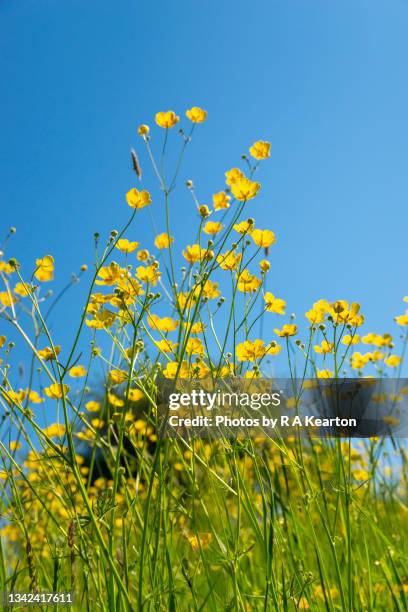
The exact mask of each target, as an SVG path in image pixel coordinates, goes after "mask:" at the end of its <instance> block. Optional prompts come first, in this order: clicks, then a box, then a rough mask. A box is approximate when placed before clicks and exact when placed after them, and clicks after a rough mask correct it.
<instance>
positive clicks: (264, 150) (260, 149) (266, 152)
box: [249, 140, 271, 159]
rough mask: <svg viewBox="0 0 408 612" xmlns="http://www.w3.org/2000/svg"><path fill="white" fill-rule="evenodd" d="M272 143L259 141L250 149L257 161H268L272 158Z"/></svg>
mask: <svg viewBox="0 0 408 612" xmlns="http://www.w3.org/2000/svg"><path fill="white" fill-rule="evenodd" d="M270 150H271V143H270V142H265V141H264V140H258V141H257V142H254V144H253V145H252V147H251V148H250V149H249V152H250V154H251V155H252V157H255V159H266V158H267V157H270V156H271V154H270Z"/></svg>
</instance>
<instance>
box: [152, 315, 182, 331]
mask: <svg viewBox="0 0 408 612" xmlns="http://www.w3.org/2000/svg"><path fill="white" fill-rule="evenodd" d="M147 322H148V324H149V326H150V327H151V328H152V329H157V330H159V331H162V332H171V331H175V330H176V329H177V328H178V326H179V325H180V322H179V321H176V320H175V319H173V318H172V317H162V318H160V317H158V316H157V315H156V314H151V315H149V316H148V318H147Z"/></svg>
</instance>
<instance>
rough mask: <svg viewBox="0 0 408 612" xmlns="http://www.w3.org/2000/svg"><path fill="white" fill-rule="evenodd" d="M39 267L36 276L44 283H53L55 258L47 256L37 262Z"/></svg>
mask: <svg viewBox="0 0 408 612" xmlns="http://www.w3.org/2000/svg"><path fill="white" fill-rule="evenodd" d="M35 265H36V266H37V268H36V271H35V273H34V276H35V278H36V279H37V280H39V281H42V282H47V281H51V280H52V279H53V278H54V258H53V257H52V255H45V256H44V257H41V258H40V259H36V260H35Z"/></svg>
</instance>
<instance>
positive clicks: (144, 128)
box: [137, 123, 150, 136]
mask: <svg viewBox="0 0 408 612" xmlns="http://www.w3.org/2000/svg"><path fill="white" fill-rule="evenodd" d="M149 132H150V128H149V126H148V125H146V124H145V123H142V125H139V127H138V128H137V133H138V134H139V136H147V135H148V134H149Z"/></svg>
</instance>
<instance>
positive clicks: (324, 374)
mask: <svg viewBox="0 0 408 612" xmlns="http://www.w3.org/2000/svg"><path fill="white" fill-rule="evenodd" d="M333 376H334V372H332V371H331V370H317V378H333Z"/></svg>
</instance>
